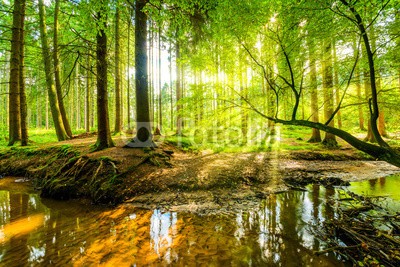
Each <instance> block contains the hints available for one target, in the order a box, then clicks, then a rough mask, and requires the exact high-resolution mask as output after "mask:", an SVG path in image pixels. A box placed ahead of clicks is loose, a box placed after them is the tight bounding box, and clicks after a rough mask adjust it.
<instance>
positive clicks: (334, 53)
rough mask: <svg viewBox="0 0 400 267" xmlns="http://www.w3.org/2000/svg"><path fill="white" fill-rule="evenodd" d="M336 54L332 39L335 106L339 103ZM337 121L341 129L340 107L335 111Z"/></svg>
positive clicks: (334, 43)
mask: <svg viewBox="0 0 400 267" xmlns="http://www.w3.org/2000/svg"><path fill="white" fill-rule="evenodd" d="M338 68H339V67H338V63H337V55H336V42H335V41H333V86H334V87H335V100H336V101H335V104H336V106H338V105H339V103H340V92H339V91H340V90H339V88H340V84H339V71H338ZM336 117H337V123H338V127H339V129H342V112H341V111H340V109H339V110H338V112H337V113H336Z"/></svg>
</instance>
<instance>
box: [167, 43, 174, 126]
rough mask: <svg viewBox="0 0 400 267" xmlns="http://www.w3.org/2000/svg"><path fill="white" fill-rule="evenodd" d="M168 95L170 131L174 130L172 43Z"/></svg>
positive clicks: (170, 46) (170, 44)
mask: <svg viewBox="0 0 400 267" xmlns="http://www.w3.org/2000/svg"><path fill="white" fill-rule="evenodd" d="M168 60H169V93H170V101H169V102H170V113H171V131H172V130H173V129H174V104H173V103H174V97H173V90H172V87H173V85H172V42H170V43H169V59H168Z"/></svg>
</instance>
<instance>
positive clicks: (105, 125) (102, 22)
mask: <svg viewBox="0 0 400 267" xmlns="http://www.w3.org/2000/svg"><path fill="white" fill-rule="evenodd" d="M99 4H100V7H99V10H98V11H97V14H96V25H97V34H96V70H97V76H96V77H97V131H98V133H97V142H96V145H95V149H96V150H102V149H105V148H109V147H112V146H114V143H113V141H112V139H111V133H110V123H109V118H108V96H107V82H108V79H107V35H106V31H105V29H106V25H107V13H106V7H105V6H106V1H104V0H102V1H100V3H99Z"/></svg>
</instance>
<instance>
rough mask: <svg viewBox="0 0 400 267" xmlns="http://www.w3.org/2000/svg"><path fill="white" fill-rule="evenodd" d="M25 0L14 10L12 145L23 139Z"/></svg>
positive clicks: (11, 89) (11, 68)
mask: <svg viewBox="0 0 400 267" xmlns="http://www.w3.org/2000/svg"><path fill="white" fill-rule="evenodd" d="M24 7H25V1H24V0H15V1H14V11H13V27H12V39H11V57H10V89H9V142H8V145H9V146H12V145H14V143H15V142H16V141H19V140H21V98H20V81H21V80H20V72H21V69H22V68H21V66H20V64H21V52H22V49H23V43H22V42H21V40H22V38H21V36H22V35H23V33H22V21H23V14H24V12H25V11H24V10H23V9H24Z"/></svg>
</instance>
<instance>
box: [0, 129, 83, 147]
mask: <svg viewBox="0 0 400 267" xmlns="http://www.w3.org/2000/svg"><path fill="white" fill-rule="evenodd" d="M82 133H85V130H83V129H82V130H75V131H73V133H72V134H73V135H78V134H82ZM28 134H29V141H30V142H31V143H30V145H41V144H48V143H55V142H57V141H58V140H57V136H56V133H55V130H54V129H30V130H29V132H28ZM7 139H8V132H7V131H4V130H3V131H2V132H0V148H5V147H7V144H8V141H7Z"/></svg>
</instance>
